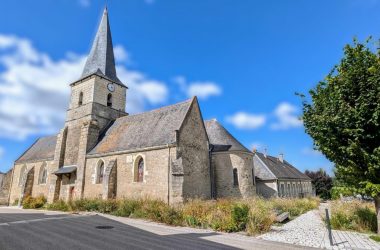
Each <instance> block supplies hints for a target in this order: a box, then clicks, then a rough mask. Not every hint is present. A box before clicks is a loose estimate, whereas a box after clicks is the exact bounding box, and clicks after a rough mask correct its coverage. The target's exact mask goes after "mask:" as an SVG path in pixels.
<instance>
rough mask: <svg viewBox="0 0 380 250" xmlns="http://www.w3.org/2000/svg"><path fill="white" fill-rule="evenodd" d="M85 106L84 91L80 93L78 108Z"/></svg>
mask: <svg viewBox="0 0 380 250" xmlns="http://www.w3.org/2000/svg"><path fill="white" fill-rule="evenodd" d="M82 105H83V91H81V92H80V93H79V98H78V106H82Z"/></svg>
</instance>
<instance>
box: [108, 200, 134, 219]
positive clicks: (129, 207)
mask: <svg viewBox="0 0 380 250" xmlns="http://www.w3.org/2000/svg"><path fill="white" fill-rule="evenodd" d="M139 206H141V205H140V202H139V201H138V200H122V201H120V202H119V204H118V207H117V209H116V210H115V211H114V212H113V213H112V214H113V215H116V216H122V217H129V216H130V215H131V214H133V213H134V212H135V210H136V209H137V208H138V207H139Z"/></svg>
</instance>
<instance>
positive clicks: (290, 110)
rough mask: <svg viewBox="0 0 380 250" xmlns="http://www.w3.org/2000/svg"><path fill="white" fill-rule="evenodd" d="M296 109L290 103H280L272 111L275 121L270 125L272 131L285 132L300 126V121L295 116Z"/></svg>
mask: <svg viewBox="0 0 380 250" xmlns="http://www.w3.org/2000/svg"><path fill="white" fill-rule="evenodd" d="M297 112H298V108H297V107H296V106H294V105H292V104H290V103H287V102H283V103H280V104H279V105H278V106H277V108H276V109H275V111H274V115H275V117H276V119H277V121H276V122H274V123H272V124H271V128H272V129H274V130H285V129H289V128H295V127H300V126H302V121H301V120H300V119H299V118H298V116H297Z"/></svg>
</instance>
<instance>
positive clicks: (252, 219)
mask: <svg viewBox="0 0 380 250" xmlns="http://www.w3.org/2000/svg"><path fill="white" fill-rule="evenodd" d="M249 205H250V206H249V214H248V220H247V233H248V234H250V235H256V234H259V233H264V232H267V231H269V230H270V228H271V226H272V225H273V223H274V222H275V219H276V214H275V211H274V210H273V204H272V203H271V202H268V201H267V200H264V199H262V198H256V199H253V200H251V201H250V203H249Z"/></svg>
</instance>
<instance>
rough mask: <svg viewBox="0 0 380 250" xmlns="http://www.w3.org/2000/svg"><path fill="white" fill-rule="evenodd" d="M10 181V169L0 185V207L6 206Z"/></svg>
mask: <svg viewBox="0 0 380 250" xmlns="http://www.w3.org/2000/svg"><path fill="white" fill-rule="evenodd" d="M11 180H12V169H11V170H9V171H8V172H7V173H6V174H5V175H4V177H3V181H2V183H1V185H0V205H8V195H9V189H10V186H11Z"/></svg>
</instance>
